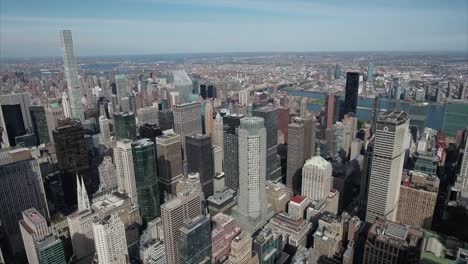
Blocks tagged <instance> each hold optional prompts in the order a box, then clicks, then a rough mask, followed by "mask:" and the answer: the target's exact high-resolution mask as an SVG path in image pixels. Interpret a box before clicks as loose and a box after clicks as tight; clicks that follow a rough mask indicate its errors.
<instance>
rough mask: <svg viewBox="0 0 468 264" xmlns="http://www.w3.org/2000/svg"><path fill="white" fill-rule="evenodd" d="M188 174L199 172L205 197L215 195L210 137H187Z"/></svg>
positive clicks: (199, 135)
mask: <svg viewBox="0 0 468 264" xmlns="http://www.w3.org/2000/svg"><path fill="white" fill-rule="evenodd" d="M185 153H186V154H187V157H186V160H187V172H198V173H199V174H200V183H201V184H202V188H203V193H204V194H205V197H209V196H211V195H213V192H214V186H213V178H214V160H213V150H212V146H211V137H210V136H209V135H201V134H198V135H192V136H187V137H185Z"/></svg>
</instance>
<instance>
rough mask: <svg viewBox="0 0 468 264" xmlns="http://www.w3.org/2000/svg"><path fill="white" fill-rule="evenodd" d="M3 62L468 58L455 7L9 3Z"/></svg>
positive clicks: (466, 15)
mask: <svg viewBox="0 0 468 264" xmlns="http://www.w3.org/2000/svg"><path fill="white" fill-rule="evenodd" d="M0 10H1V11H0V24H1V25H0V58H7V57H49V56H60V54H61V49H60V42H59V37H58V35H59V34H58V31H59V30H60V29H71V30H72V31H73V33H74V42H75V49H76V54H77V56H99V55H102V56H105V55H140V54H173V53H207V52H209V53H225V52H233V53H235V52H337V51H363V52H364V51H467V47H468V35H467V34H466V32H467V31H468V26H467V25H468V23H466V22H467V21H468V12H466V11H467V10H468V4H467V2H466V1H463V0H454V1H438V0H431V1H420V0H418V1H411V3H405V1H402V0H398V1H387V0H381V1H370V0H361V1H357V2H356V1H353V3H348V2H346V1H342V0H333V1H315V2H314V3H310V2H306V1H302V0H294V4H288V3H287V2H286V1H282V0H274V1H265V0H255V1H247V0H241V1H230V0H221V1H213V0H202V1H197V3H193V2H191V1H187V0H173V1H167V0H138V1H128V0H122V1H118V2H117V3H115V4H114V3H112V4H111V3H110V2H109V1H100V2H91V1H84V2H83V1H82V2H80V3H77V2H72V3H68V2H67V3H64V2H61V1H56V0H48V1H46V2H40V3H38V2H35V1H22V2H18V1H13V0H6V1H3V2H2V6H1V8H0Z"/></svg>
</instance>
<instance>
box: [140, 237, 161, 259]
mask: <svg viewBox="0 0 468 264" xmlns="http://www.w3.org/2000/svg"><path fill="white" fill-rule="evenodd" d="M140 261H141V263H142V264H166V252H165V251H164V242H163V241H162V240H160V239H152V240H149V241H145V242H142V241H141V239H140Z"/></svg>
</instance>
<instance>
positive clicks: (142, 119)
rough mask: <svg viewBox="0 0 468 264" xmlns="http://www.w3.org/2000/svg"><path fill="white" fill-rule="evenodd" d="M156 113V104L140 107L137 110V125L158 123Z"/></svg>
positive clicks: (157, 110)
mask: <svg viewBox="0 0 468 264" xmlns="http://www.w3.org/2000/svg"><path fill="white" fill-rule="evenodd" d="M158 113H159V109H158V106H154V105H153V106H148V107H145V108H140V109H138V110H137V119H138V123H137V125H138V126H139V127H141V126H143V125H144V124H156V125H157V124H158V123H159V119H158Z"/></svg>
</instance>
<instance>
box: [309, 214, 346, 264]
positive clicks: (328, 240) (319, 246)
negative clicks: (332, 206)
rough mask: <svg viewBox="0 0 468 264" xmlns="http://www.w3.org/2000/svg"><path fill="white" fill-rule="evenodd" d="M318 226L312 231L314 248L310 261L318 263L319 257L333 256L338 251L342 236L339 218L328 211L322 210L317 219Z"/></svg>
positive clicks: (341, 225)
mask: <svg viewBox="0 0 468 264" xmlns="http://www.w3.org/2000/svg"><path fill="white" fill-rule="evenodd" d="M318 225H319V226H318V228H317V230H316V231H315V233H314V248H313V251H312V263H319V262H318V261H319V259H321V258H323V257H325V258H333V257H334V256H335V254H337V253H339V250H340V246H341V239H342V236H343V232H344V230H343V224H342V222H341V219H340V218H339V217H338V216H336V215H335V214H332V213H330V212H324V213H323V214H322V215H321V216H320V218H319V221H318Z"/></svg>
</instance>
